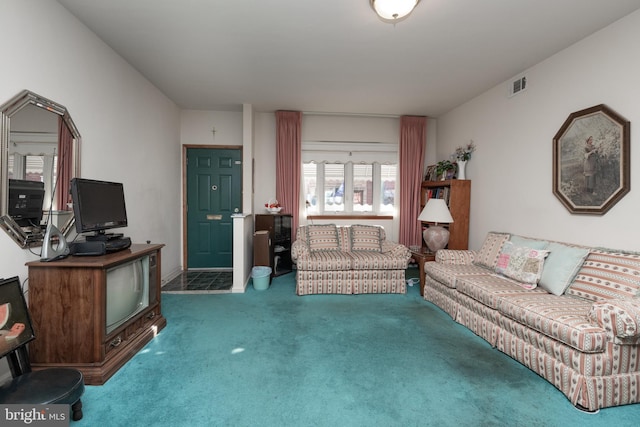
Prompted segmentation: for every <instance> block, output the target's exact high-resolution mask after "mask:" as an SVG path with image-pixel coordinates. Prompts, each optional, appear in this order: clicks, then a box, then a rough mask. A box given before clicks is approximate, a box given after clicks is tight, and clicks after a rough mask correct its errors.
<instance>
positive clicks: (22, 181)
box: [0, 90, 80, 248]
mask: <svg viewBox="0 0 640 427" xmlns="http://www.w3.org/2000/svg"><path fill="white" fill-rule="evenodd" d="M0 148H1V152H0V228H2V229H3V230H4V231H5V232H6V233H7V234H8V235H9V236H10V237H11V238H12V239H13V240H14V241H15V242H16V243H17V244H18V245H19V246H20V247H22V248H27V247H31V246H38V245H41V244H42V239H43V237H44V232H45V229H46V224H48V223H49V221H51V223H52V224H53V225H55V226H56V227H58V228H59V229H60V231H61V232H62V233H63V234H64V235H66V234H67V233H68V232H69V231H70V230H71V228H72V225H73V209H72V207H71V204H70V201H71V200H70V195H69V182H70V180H71V178H73V177H74V176H80V133H79V132H78V129H77V128H76V126H75V124H74V123H73V120H72V119H71V116H70V115H69V112H68V111H67V109H66V108H65V107H63V106H62V105H60V104H57V103H55V102H53V101H51V100H49V99H47V98H44V97H42V96H40V95H37V94H35V93H33V92H30V91H28V90H24V91H22V92H20V93H19V94H18V95H16V96H15V97H13V98H12V99H10V100H9V101H7V102H6V103H4V104H3V105H2V106H0Z"/></svg>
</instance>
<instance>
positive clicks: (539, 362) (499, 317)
mask: <svg viewBox="0 0 640 427" xmlns="http://www.w3.org/2000/svg"><path fill="white" fill-rule="evenodd" d="M425 271H426V280H425V288H424V298H425V299H426V300H428V301H431V302H433V303H434V304H436V305H437V306H439V307H440V308H442V309H443V310H445V311H446V312H447V313H449V315H451V317H453V319H454V320H455V321H457V322H458V323H461V324H462V325H464V326H466V327H467V328H469V329H471V330H472V331H473V332H474V333H476V334H477V335H479V336H480V337H482V338H484V339H485V340H486V341H488V342H489V343H490V344H491V345H492V346H494V347H496V348H497V349H498V350H500V351H502V352H504V353H506V354H507V355H509V356H511V357H512V358H514V359H515V360H517V361H519V362H520V363H522V364H524V365H525V366H527V367H528V368H530V369H531V370H533V371H534V372H536V373H538V374H539V375H540V376H542V377H543V378H545V379H546V380H547V381H549V382H550V383H551V384H553V385H554V386H555V387H556V388H558V389H559V390H560V391H561V392H562V393H564V394H565V396H566V397H567V398H568V399H569V400H570V401H571V403H572V404H573V405H575V406H576V407H578V408H580V409H586V410H588V411H595V410H597V409H598V408H604V407H609V406H617V405H624V404H630V403H638V402H640V255H638V254H629V253H621V252H619V251H612V250H604V249H595V248H585V247H579V246H575V245H570V244H563V243H558V242H549V241H543V240H537V239H527V238H523V237H521V236H510V235H508V234H504V233H489V234H488V235H487V237H486V239H485V242H484V244H483V246H482V248H481V249H480V250H479V251H449V250H444V251H438V252H437V254H436V261H435V262H428V263H426V264H425Z"/></svg>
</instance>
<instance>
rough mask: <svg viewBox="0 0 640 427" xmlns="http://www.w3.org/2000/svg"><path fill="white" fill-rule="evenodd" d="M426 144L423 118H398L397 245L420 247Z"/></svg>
mask: <svg viewBox="0 0 640 427" xmlns="http://www.w3.org/2000/svg"><path fill="white" fill-rule="evenodd" d="M426 142H427V118H426V117H415V116H402V117H401V118H400V147H399V157H400V206H399V212H400V233H399V236H398V242H399V243H402V244H403V245H405V246H407V247H408V246H412V245H421V243H422V227H421V225H420V222H419V221H418V215H420V185H421V184H422V179H423V177H422V173H423V170H424V151H425V145H426Z"/></svg>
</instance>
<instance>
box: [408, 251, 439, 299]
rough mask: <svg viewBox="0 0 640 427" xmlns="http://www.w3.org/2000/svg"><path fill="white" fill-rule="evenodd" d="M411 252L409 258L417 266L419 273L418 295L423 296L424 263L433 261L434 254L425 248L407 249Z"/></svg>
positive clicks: (434, 258)
mask: <svg viewBox="0 0 640 427" xmlns="http://www.w3.org/2000/svg"><path fill="white" fill-rule="evenodd" d="M409 250H410V251H411V258H412V259H413V260H414V261H415V262H416V263H417V264H418V269H419V271H420V295H423V296H424V282H425V273H424V263H425V262H428V261H435V260H436V254H435V252H430V251H429V250H428V249H427V248H420V249H417V250H416V249H409Z"/></svg>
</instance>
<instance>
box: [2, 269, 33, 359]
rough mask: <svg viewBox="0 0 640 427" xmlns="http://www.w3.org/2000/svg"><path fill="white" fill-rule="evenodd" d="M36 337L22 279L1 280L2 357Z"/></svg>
mask: <svg viewBox="0 0 640 427" xmlns="http://www.w3.org/2000/svg"><path fill="white" fill-rule="evenodd" d="M34 338H35V335H34V334H33V329H32V328H31V319H30V317H29V311H28V310H27V304H26V302H25V300H24V296H23V294H22V289H21V288H20V281H19V280H18V278H17V277H14V278H12V279H7V280H0V357H4V356H6V355H7V354H8V353H10V352H12V351H14V350H16V349H17V348H18V347H20V346H23V345H24V344H26V343H28V342H29V341H31V340H33V339H34Z"/></svg>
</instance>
